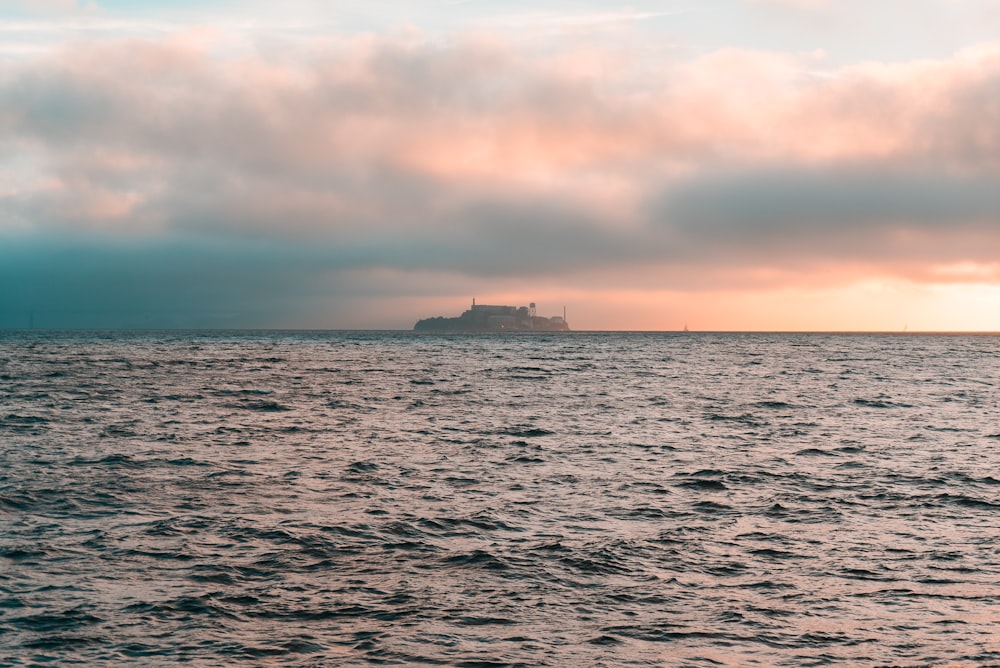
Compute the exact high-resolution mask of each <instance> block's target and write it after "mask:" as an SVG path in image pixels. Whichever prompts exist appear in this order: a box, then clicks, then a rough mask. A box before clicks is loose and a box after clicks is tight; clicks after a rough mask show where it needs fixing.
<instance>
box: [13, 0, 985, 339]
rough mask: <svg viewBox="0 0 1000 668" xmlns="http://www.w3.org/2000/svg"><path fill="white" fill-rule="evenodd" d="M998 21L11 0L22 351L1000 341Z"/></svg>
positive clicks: (718, 5) (925, 15)
mask: <svg viewBox="0 0 1000 668" xmlns="http://www.w3.org/2000/svg"><path fill="white" fill-rule="evenodd" d="M998 26H1000V0H879V2H877V3H872V2H870V0H864V1H862V0H698V1H697V2H695V1H694V0H684V1H680V0H637V1H635V2H631V3H619V2H614V3H612V2H597V1H594V0H534V1H532V2H527V1H520V0H504V1H502V2H501V1H499V0H440V1H430V0H428V1H425V2H421V1H418V0H410V1H407V2H404V1H402V0H364V1H361V0H358V1H339V0H284V1H283V2H281V3H277V2H270V1H269V2H263V1H249V2H235V1H227V0H199V1H197V2H195V1H194V0H174V1H172V2H143V1H138V0H0V328H23V327H27V326H29V325H33V326H35V327H46V328H56V327H58V328H64V327H69V328H76V327H83V328H118V327H123V328H160V327H167V328H171V327H184V328H187V327H208V328H229V327H268V328H271V327H273V328H351V329H353V328H358V329H381V328H389V329H409V328H411V327H412V326H413V323H414V322H415V321H416V320H417V319H418V318H424V317H430V316H435V315H458V314H459V313H460V312H461V311H462V310H464V309H465V308H467V307H468V306H469V304H470V303H471V302H472V299H473V298H476V300H477V303H480V304H485V303H500V304H512V305H522V304H527V303H528V302H536V303H537V304H538V310H539V313H540V314H542V315H556V314H561V313H562V309H563V307H566V309H567V315H568V320H569V323H570V325H571V326H572V327H573V329H578V330H583V329H597V330H626V329H638V330H679V329H681V328H683V327H684V326H688V327H689V328H690V329H691V330H716V331H718V330H755V331H808V330H814V331H817V330H818V331H902V330H904V329H905V330H907V331H1000V28H998Z"/></svg>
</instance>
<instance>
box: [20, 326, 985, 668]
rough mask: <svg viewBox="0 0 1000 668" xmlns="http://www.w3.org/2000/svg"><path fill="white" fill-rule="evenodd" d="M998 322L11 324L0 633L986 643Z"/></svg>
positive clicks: (450, 648) (742, 658)
mask: <svg viewBox="0 0 1000 668" xmlns="http://www.w3.org/2000/svg"><path fill="white" fill-rule="evenodd" d="M996 342H997V340H996V339H995V338H992V337H960V336H934V337H931V336H907V337H902V336H825V335H707V334H698V335H695V334H688V335H641V334H631V335H630V334H570V335H544V336H414V335H407V334H391V333H301V334H289V333H258V334H239V333H215V334H207V335H206V334H197V333H166V334H162V333H149V334H132V335H123V334H101V335H98V334H85V333H70V334H52V335H44V334H32V335H30V336H29V335H27V334H8V335H6V336H3V337H0V404H2V405H0V438H2V439H3V443H4V446H3V448H2V450H0V565H2V570H0V601H2V603H0V640H2V642H0V659H2V660H3V663H4V664H5V665H6V664H11V665H31V664H32V663H34V662H42V661H46V660H48V661H55V662H57V663H59V662H62V663H65V662H68V661H71V660H80V661H83V662H84V663H86V664H87V665H94V666H100V665H115V664H122V663H129V662H135V661H140V662H146V663H157V662H160V663H174V662H180V661H186V660H191V661H194V662H196V663H200V664H202V665H231V664H232V663H233V662H236V663H240V662H243V663H249V664H253V665H330V664H356V665H363V664H368V663H426V664H430V663H436V664H444V665H517V664H521V665H544V664H548V665H557V666H561V665H627V664H629V663H632V664H636V665H657V664H663V665H714V664H713V662H716V663H722V664H727V665H748V664H751V663H754V662H756V663H758V664H760V665H795V666H798V665H826V664H843V665H872V664H875V665H878V664H888V665H937V664H946V663H949V662H951V663H959V664H961V663H963V662H964V663H968V664H969V665H986V664H990V663H1000V641H998V638H997V633H996V631H995V629H996V628H998V624H1000V604H998V603H997V601H998V600H1000V585H998V584H997V582H998V579H997V577H996V576H997V573H998V572H1000V568H998V566H1000V556H998V554H1000V553H998V551H997V549H996V543H995V541H996V536H997V535H998V530H997V529H998V521H997V519H996V518H997V511H998V509H1000V480H998V477H1000V476H997V474H996V471H997V470H998V466H997V465H998V463H1000V461H998V460H1000V457H998V455H997V454H996V446H997V444H998V443H1000V420H998V419H997V418H998V417H1000V410H998V405H997V393H996V389H997V383H998V380H1000V368H998V366H997V363H996V362H995V359H994V357H993V349H994V348H995V345H996ZM4 648H8V649H4ZM473 662H480V663H478V664H474V663H473Z"/></svg>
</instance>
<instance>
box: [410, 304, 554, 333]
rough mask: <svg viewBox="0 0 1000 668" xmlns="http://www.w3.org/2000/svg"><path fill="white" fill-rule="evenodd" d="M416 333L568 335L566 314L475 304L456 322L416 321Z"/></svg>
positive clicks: (439, 318) (524, 307)
mask: <svg viewBox="0 0 1000 668" xmlns="http://www.w3.org/2000/svg"><path fill="white" fill-rule="evenodd" d="M413 329H414V330H415V331H418V332H507V331H510V332H565V331H569V324H568V323H567V322H566V310H565V308H564V309H563V315H561V316H558V315H557V316H552V317H551V318H546V317H544V316H540V315H538V314H537V313H536V312H535V303H534V302H532V303H531V305H530V306H495V305H491V304H490V305H488V304H476V300H475V299H473V300H472V306H471V307H470V308H469V309H468V310H467V311H465V312H464V313H462V315H460V316H458V317H457V318H446V317H443V316H437V317H435V318H425V319H423V320H419V321H417V324H416V325H414V326H413Z"/></svg>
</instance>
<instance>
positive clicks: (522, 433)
mask: <svg viewBox="0 0 1000 668" xmlns="http://www.w3.org/2000/svg"><path fill="white" fill-rule="evenodd" d="M498 433H500V434H504V435H507V436H516V437H518V438H535V437H538V436H551V435H552V434H554V433H555V432H552V431H549V430H548V429H541V428H539V427H532V426H530V425H519V426H514V427H507V428H505V429H502V430H500V431H499V432H498Z"/></svg>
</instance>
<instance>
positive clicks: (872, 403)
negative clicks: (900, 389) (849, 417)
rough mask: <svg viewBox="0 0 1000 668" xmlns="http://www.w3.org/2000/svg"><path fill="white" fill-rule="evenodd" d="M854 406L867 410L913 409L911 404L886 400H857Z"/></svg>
mask: <svg viewBox="0 0 1000 668" xmlns="http://www.w3.org/2000/svg"><path fill="white" fill-rule="evenodd" d="M854 405H856V406H863V407H865V408H913V406H912V405H911V404H904V403H898V402H894V401H888V400H885V399H861V398H859V399H855V400H854Z"/></svg>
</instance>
